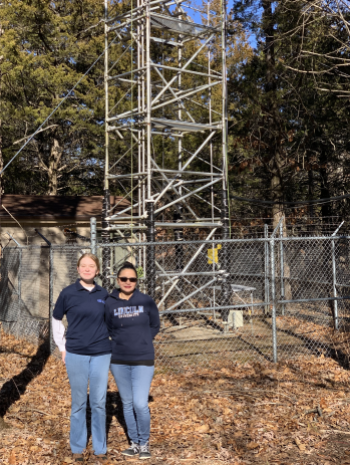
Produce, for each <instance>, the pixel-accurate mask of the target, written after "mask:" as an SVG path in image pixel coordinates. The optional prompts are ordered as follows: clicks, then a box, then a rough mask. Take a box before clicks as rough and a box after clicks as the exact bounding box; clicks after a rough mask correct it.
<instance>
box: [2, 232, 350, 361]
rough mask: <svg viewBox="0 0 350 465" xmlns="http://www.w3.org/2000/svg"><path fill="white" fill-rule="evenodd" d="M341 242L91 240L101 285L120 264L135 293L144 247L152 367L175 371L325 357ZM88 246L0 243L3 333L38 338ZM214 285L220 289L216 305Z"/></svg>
mask: <svg viewBox="0 0 350 465" xmlns="http://www.w3.org/2000/svg"><path fill="white" fill-rule="evenodd" d="M349 240H350V237H347V236H329V237H283V231H282V229H281V230H280V231H279V232H278V235H277V234H273V235H272V236H270V237H265V238H259V239H233V240H226V241H223V240H207V241H187V242H185V241H184V242H182V243H181V249H179V243H178V242H156V243H135V242H128V243H124V244H119V243H111V244H97V245H96V251H97V255H98V256H99V257H100V258H101V257H102V252H103V250H105V252H104V254H105V256H106V254H107V255H108V257H109V261H110V270H109V271H110V274H109V280H110V284H111V285H113V284H114V283H115V275H116V271H117V269H118V268H119V266H120V265H121V264H122V263H123V261H125V260H129V261H131V262H133V263H134V264H135V266H136V268H137V270H138V275H139V288H140V290H141V291H143V292H145V291H146V289H148V277H149V270H148V263H147V257H148V252H147V251H148V248H150V247H152V251H153V253H154V256H155V267H156V273H155V277H156V279H155V287H154V295H153V297H154V299H155V301H156V302H157V304H158V307H159V311H160V316H161V330H160V333H159V334H158V336H157V337H156V339H155V348H156V357H157V363H158V366H163V367H166V368H181V367H184V366H187V365H190V364H201V365H207V366H212V365H215V364H219V363H220V364H222V365H225V363H227V362H229V361H238V362H246V361H249V360H256V359H260V360H267V361H275V362H276V361H277V360H282V359H288V358H290V357H296V356H303V355H311V354H317V355H320V354H324V355H325V356H327V355H329V354H330V353H331V351H332V342H331V341H332V338H333V337H334V334H336V333H337V334H339V333H341V332H342V331H346V330H347V326H348V321H349V300H348V299H349V296H348V294H350V293H349V292H348V289H349V287H350V283H349V258H350V257H349ZM94 247H95V245H94ZM90 250H91V248H90V245H88V246H86V247H85V246H81V245H62V246H61V245H51V246H44V247H40V246H23V247H19V246H17V247H10V246H8V247H6V248H5V249H3V250H2V253H1V258H0V274H1V280H0V321H1V322H2V326H3V329H4V330H5V331H9V332H12V333H13V334H15V335H16V336H18V337H26V338H29V339H38V338H42V337H47V336H48V335H49V333H50V325H49V320H50V315H51V314H52V311H53V308H54V304H55V302H56V300H57V297H58V295H59V293H60V291H61V290H62V289H63V288H64V287H65V286H67V285H69V284H71V283H73V282H74V281H75V280H76V279H77V272H76V263H77V260H78V258H79V256H80V255H81V254H82V253H84V252H88V251H90ZM179 253H181V260H182V261H181V263H183V267H182V268H181V269H179V267H178V264H179V260H178V254H179ZM223 254H226V255H225V257H223ZM223 258H225V260H224V259H223ZM223 263H224V264H225V269H223V268H222V264H223ZM223 282H225V285H227V284H228V285H229V288H230V296H229V301H228V302H227V301H226V303H227V304H225V305H223V302H224V303H225V300H223V299H222V292H223ZM51 348H52V350H53V349H54V344H53V343H52V342H51Z"/></svg>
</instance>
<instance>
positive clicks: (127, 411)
mask: <svg viewBox="0 0 350 465" xmlns="http://www.w3.org/2000/svg"><path fill="white" fill-rule="evenodd" d="M111 372H112V374H113V376H114V379H115V382H116V383H117V386H118V391H119V394H120V397H121V399H122V402H123V412H124V418H125V423H126V426H127V428H128V436H129V438H130V439H131V441H133V442H135V443H136V444H140V445H144V444H146V442H147V441H148V440H149V435H150V428H151V417H150V413H149V408H148V394H149V389H150V387H151V382H152V378H153V373H154V367H147V366H143V365H137V366H131V365H117V364H115V363H111Z"/></svg>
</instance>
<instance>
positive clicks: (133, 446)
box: [122, 441, 140, 457]
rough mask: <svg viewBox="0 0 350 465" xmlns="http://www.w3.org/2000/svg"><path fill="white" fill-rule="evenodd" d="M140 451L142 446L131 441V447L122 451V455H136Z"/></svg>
mask: <svg viewBox="0 0 350 465" xmlns="http://www.w3.org/2000/svg"><path fill="white" fill-rule="evenodd" d="M139 452H140V446H139V445H138V444H136V443H135V442H132V441H131V444H130V447H129V448H128V449H125V450H123V451H122V455H127V456H128V457H134V456H135V455H137V454H138V453H139Z"/></svg>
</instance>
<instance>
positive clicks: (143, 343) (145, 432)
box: [106, 262, 160, 459]
mask: <svg viewBox="0 0 350 465" xmlns="http://www.w3.org/2000/svg"><path fill="white" fill-rule="evenodd" d="M117 283H118V285H119V289H114V291H113V292H112V294H111V295H110V296H109V297H108V298H107V300H106V312H107V324H108V328H109V332H110V336H111V337H112V360H111V371H112V374H113V376H114V379H115V382H116V383H117V386H118V391H119V394H120V397H121V399H122V402H123V412H124V418H125V422H126V426H127V430H128V436H129V438H130V441H131V445H130V447H129V448H128V449H126V450H124V451H123V452H122V454H123V455H127V456H129V457H132V456H136V455H138V454H139V458H140V459H149V458H151V454H150V450H149V436H150V423H151V418H150V412H149V408H148V395H149V390H150V387H151V382H152V378H153V373H154V348H153V338H154V337H155V336H156V334H157V333H158V331H159V326H160V323H159V313H158V308H157V305H156V304H155V303H154V301H153V299H152V298H151V297H150V296H148V295H146V294H142V292H140V291H139V290H138V289H136V285H137V272H136V269H135V267H134V265H132V264H131V263H129V262H125V263H124V265H123V266H122V267H121V268H120V269H119V271H118V275H117Z"/></svg>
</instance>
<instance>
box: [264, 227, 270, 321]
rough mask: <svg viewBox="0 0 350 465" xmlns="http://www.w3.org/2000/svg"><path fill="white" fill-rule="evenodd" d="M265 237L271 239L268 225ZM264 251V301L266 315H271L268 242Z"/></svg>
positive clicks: (265, 243)
mask: <svg viewBox="0 0 350 465" xmlns="http://www.w3.org/2000/svg"><path fill="white" fill-rule="evenodd" d="M264 236H265V238H266V239H267V238H268V237H269V227H268V225H267V224H265V225H264ZM264 251H265V254H264V255H265V273H264V275H265V296H264V301H265V302H266V305H265V314H266V315H267V314H268V313H269V306H270V283H269V274H270V273H269V264H270V260H269V243H268V241H265V242H264Z"/></svg>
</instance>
